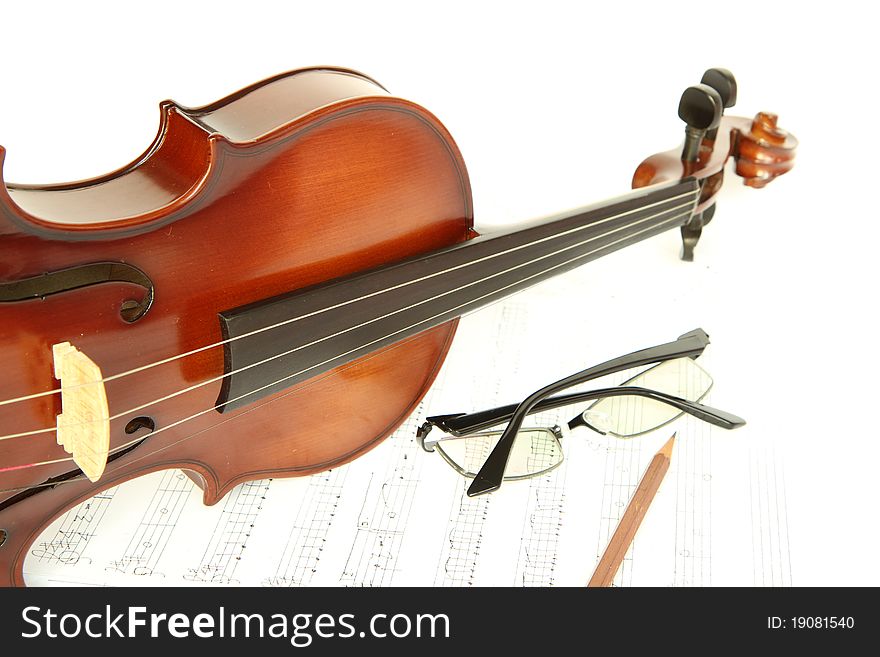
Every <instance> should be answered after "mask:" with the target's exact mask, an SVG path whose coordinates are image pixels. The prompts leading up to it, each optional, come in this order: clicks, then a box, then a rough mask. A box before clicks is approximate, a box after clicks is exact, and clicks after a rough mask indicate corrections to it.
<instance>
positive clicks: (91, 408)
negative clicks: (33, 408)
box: [52, 342, 110, 482]
mask: <svg viewBox="0 0 880 657" xmlns="http://www.w3.org/2000/svg"><path fill="white" fill-rule="evenodd" d="M52 356H53V358H54V363H55V378H56V379H58V380H59V381H61V408H62V412H61V413H59V414H58V424H57V438H58V444H59V445H61V446H62V447H64V449H65V450H66V451H67V453H68V454H71V455H72V456H73V461H74V463H76V464H77V465H78V466H79V467H80V468H81V469H82V471H83V472H84V473H85V475H86V476H87V477H88V478H89V479H90V480H91V481H92V482H95V481H98V479H100V478H101V475H102V474H103V473H104V468H105V467H106V465H107V454H108V453H109V450H110V409H109V407H108V405H107V392H106V390H105V389H104V383H103V379H104V377H103V375H102V374H101V368H100V367H98V366H97V365H96V364H95V362H94V361H93V360H92V359H91V358H89V357H88V356H86V355H85V354H84V353H82V352H81V351H80V350H79V349H77V348H76V347H74V346H73V345H71V344H70V343H69V342H61V343H59V344H56V345H52Z"/></svg>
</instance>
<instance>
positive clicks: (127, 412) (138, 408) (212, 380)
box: [0, 204, 690, 441]
mask: <svg viewBox="0 0 880 657" xmlns="http://www.w3.org/2000/svg"><path fill="white" fill-rule="evenodd" d="M689 205H690V204H686V205H682V206H676V207H675V208H670V209H667V210H664V211H663V212H660V213H658V214H656V215H651V216H649V217H645V218H643V219H640V220H639V221H637V222H634V223H633V224H630V225H628V226H624V227H621V228H617V229H614V230H612V231H608V232H607V233H604V234H603V235H599V236H596V237H592V238H589V239H586V240H582V241H581V242H578V243H576V244H573V245H570V246H567V247H565V248H563V249H559V250H558V251H555V252H552V253H548V254H545V255H543V256H539V257H537V258H534V259H533V260H530V261H528V262H524V263H520V264H518V265H515V266H513V267H510V268H508V269H505V270H503V271H500V272H496V273H494V274H491V275H489V276H486V277H485V278H482V279H479V280H476V281H472V282H470V283H467V284H465V285H462V286H459V287H458V288H456V289H454V290H449V291H447V292H442V293H440V294H438V295H435V296H433V297H430V298H428V299H424V300H422V301H418V302H416V303H414V304H411V305H409V306H406V307H404V308H400V309H397V310H394V311H392V312H390V313H387V314H385V315H382V316H380V317H376V318H373V319H371V320H368V321H367V322H363V323H361V324H358V325H355V326H352V327H349V328H346V329H343V330H341V331H337V332H336V333H333V334H331V335H328V336H324V337H322V338H318V339H316V340H313V341H312V342H309V343H306V344H303V345H299V346H297V347H294V348H292V349H289V350H287V351H284V352H282V353H280V354H275V355H272V356H269V357H267V358H264V359H263V360H260V361H256V362H254V363H251V364H249V365H246V366H244V367H241V368H239V369H236V370H232V371H230V372H226V373H224V374H221V375H218V376H216V377H213V378H210V379H207V380H205V381H201V382H199V383H196V384H193V385H191V386H189V387H187V388H183V389H181V390H177V391H175V392H172V393H169V394H168V395H165V396H164V397H159V398H157V399H154V400H152V401H149V402H147V403H144V404H141V405H140V406H136V407H134V408H130V409H127V410H125V411H122V412H120V413H116V414H115V415H112V416H110V417H109V418H103V419H101V420H92V421H89V422H81V423H77V424H70V425H66V426H68V427H78V426H85V425H92V424H96V423H100V422H109V421H112V420H117V419H119V418H120V417H123V416H126V415H130V414H132V413H136V412H138V411H141V410H144V409H145V408H148V407H150V406H153V405H155V404H160V403H162V402H165V401H168V400H170V399H173V398H175V397H178V396H180V395H183V394H186V393H188V392H192V391H193V390H196V389H198V388H201V387H203V386H207V385H210V384H212V383H216V382H218V381H221V380H223V379H224V378H226V377H228V376H232V375H234V374H238V373H241V372H243V371H246V370H248V369H251V368H253V367H257V366H259V365H264V364H266V363H268V362H270V361H273V360H275V359H278V358H283V357H285V356H288V355H290V354H292V353H295V352H296V351H299V350H301V349H305V348H308V347H311V346H314V345H315V344H318V343H320V342H323V341H325V340H329V339H332V338H334V337H338V336H339V335H342V334H344V333H347V332H349V331H353V330H356V329H359V328H362V327H363V326H366V325H368V324H371V323H374V322H377V321H381V320H383V319H387V318H388V317H390V316H392V315H395V314H398V313H401V312H405V311H407V310H411V309H412V308H415V307H416V306H419V305H423V304H425V303H430V302H432V301H436V300H437V299H439V298H441V297H443V296H446V295H448V294H452V293H454V292H458V291H460V290H462V289H464V288H466V287H470V286H473V285H478V284H480V283H483V282H485V281H487V280H490V279H492V278H495V277H497V276H502V275H504V274H507V273H510V272H511V271H514V270H516V269H519V268H521V267H526V266H529V265H532V264H535V263H536V262H539V261H541V260H544V259H546V258H549V257H553V256H556V255H559V254H560V253H563V252H565V251H568V250H571V249H573V248H578V247H580V246H583V245H584V244H587V243H589V242H593V241H595V240H597V239H602V238H605V237H608V236H609V235H611V234H612V233H615V232H619V231H620V230H623V229H625V228H631V227H632V226H635V225H638V224H641V223H644V222H645V221H651V220H653V219H656V218H657V217H658V216H662V215H663V214H667V213H669V212H674V211H675V210H678V209H683V208H685V207H688V206H689ZM685 214H686V213H684V214H678V215H675V216H673V217H671V218H668V219H665V220H664V221H663V222H661V223H659V224H657V225H655V226H651V227H649V228H647V229H643V230H641V231H638V232H636V233H633V234H630V235H627V236H625V237H623V238H620V239H618V240H615V241H614V242H611V243H609V244H605V245H603V246H600V247H598V248H597V249H594V250H592V251H589V252H587V253H584V254H581V255H578V256H575V257H573V258H571V259H569V260H566V261H564V262H562V263H560V264H557V265H554V266H553V267H550V268H548V269H546V270H543V271H541V272H538V273H537V274H533V275H532V276H528V277H526V278H523V279H520V280H518V281H516V282H515V283H512V284H509V285H506V286H504V287H502V288H500V289H496V290H492V291H491V292H489V293H487V294H484V295H481V296H480V297H477V298H476V299H471V300H469V301H467V302H465V303H464V304H459V305H458V306H455V307H453V308H451V309H446V310H444V311H442V312H440V313H438V314H436V315H433V316H431V317H428V318H426V319H422V320H420V321H418V322H416V323H414V324H412V325H410V326H407V327H404V328H402V329H399V330H397V331H395V332H393V333H391V334H388V335H384V336H381V337H380V338H377V339H375V340H372V341H370V342H368V343H366V344H363V345H360V346H358V347H355V348H354V349H350V350H349V351H346V352H344V353H342V354H336V355H334V356H332V357H331V358H329V359H326V360H324V361H322V362H320V363H317V364H316V365H312V366H310V367H308V368H306V369H304V370H300V371H299V372H296V373H294V374H291V375H289V376H287V377H285V378H284V379H282V380H280V381H278V382H275V383H273V384H271V385H277V384H278V383H282V382H283V381H285V380H287V379H289V378H293V377H296V376H299V375H301V374H304V373H306V372H308V371H310V370H312V369H315V368H317V367H321V366H322V365H326V364H327V363H329V362H331V361H333V360H336V359H337V358H341V357H343V356H347V355H348V354H350V353H353V352H356V351H359V350H360V349H364V348H366V347H369V346H371V345H372V344H375V343H376V342H381V341H382V340H386V339H388V338H390V337H393V336H394V335H396V334H398V333H402V332H405V331H408V330H410V329H412V328H415V327H416V326H419V325H420V324H424V323H426V322H430V321H431V320H434V319H436V318H438V317H440V316H442V315H444V314H446V313H449V312H453V311H456V310H458V309H459V308H462V307H464V306H467V305H470V304H473V303H476V302H478V301H481V300H482V299H484V298H485V297H487V296H492V295H494V294H497V293H499V292H502V291H504V290H506V289H508V288H510V287H514V286H516V285H519V284H521V283H523V282H525V281H528V280H530V279H533V278H535V277H537V276H540V275H542V274H544V273H546V272H547V271H552V270H554V269H558V268H560V267H563V266H565V265H567V264H570V263H571V262H574V261H576V260H579V259H582V258H585V257H587V256H590V255H593V254H594V253H597V252H598V251H601V250H603V249H606V248H608V247H609V246H613V245H615V244H618V243H620V242H621V241H624V240H627V239H630V238H632V237H635V236H637V235H640V234H642V233H644V232H647V231H650V230H653V229H655V228H657V227H659V226H661V225H664V224H666V223H669V222H670V221H675V220H678V219H681V218H683V217H684V216H685ZM98 383H100V382H89V383H86V384H81V385H97V384H98ZM224 403H229V402H224ZM222 405H223V404H221V406H222ZM56 430H57V429H56V427H48V428H45V429H34V430H31V431H24V432H19V433H14V434H8V435H5V436H0V441H2V440H11V439H13V438H22V437H26V436H34V435H38V434H42V433H51V432H54V431H56Z"/></svg>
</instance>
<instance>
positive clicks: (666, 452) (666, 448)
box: [657, 433, 678, 458]
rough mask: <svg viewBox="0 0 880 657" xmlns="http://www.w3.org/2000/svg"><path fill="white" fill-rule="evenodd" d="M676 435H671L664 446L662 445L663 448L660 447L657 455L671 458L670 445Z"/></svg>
mask: <svg viewBox="0 0 880 657" xmlns="http://www.w3.org/2000/svg"><path fill="white" fill-rule="evenodd" d="M677 435H678V434H677V433H674V434H672V437H671V438H670V439H669V440H667V441H666V444H665V445H663V447H661V448H660V451H659V452H657V453H658V454H663V455H665V456H666V457H668V458H672V445H673V443H675V437H676V436H677Z"/></svg>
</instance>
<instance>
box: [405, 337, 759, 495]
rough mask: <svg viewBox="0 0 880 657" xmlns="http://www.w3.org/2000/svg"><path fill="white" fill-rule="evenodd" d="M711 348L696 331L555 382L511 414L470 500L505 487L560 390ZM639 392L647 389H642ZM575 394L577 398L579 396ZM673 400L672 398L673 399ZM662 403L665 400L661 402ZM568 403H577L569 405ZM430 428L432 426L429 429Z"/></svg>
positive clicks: (423, 432)
mask: <svg viewBox="0 0 880 657" xmlns="http://www.w3.org/2000/svg"><path fill="white" fill-rule="evenodd" d="M708 345H709V335H708V334H707V333H706V332H705V331H704V330H703V329H694V330H693V331H689V332H687V333H685V334H683V335H681V336H679V338H678V339H677V340H675V341H674V342H668V343H666V344H661V345H657V346H654V347H648V348H647V349H641V350H639V351H635V352H633V353H630V354H626V355H624V356H619V357H617V358H613V359H611V360H609V361H606V362H604V363H601V364H599V365H595V366H593V367H590V368H587V369H585V370H582V371H580V372H577V373H576V374H572V375H571V376H568V377H566V378H564V379H560V380H559V381H555V382H554V383H551V384H549V385H547V386H544V387H543V388H541V389H540V390H537V391H535V392H534V393H532V394H531V395H529V396H528V397H527V398H526V399H524V400H523V401H522V402H521V403H520V404H518V405H517V406H516V408H515V409H514V410H513V411H512V412H511V413H510V416H509V417H510V420H509V422H508V424H507V426H506V427H505V429H504V432H503V433H502V435H501V438H500V439H499V440H498V443H497V444H496V445H495V448H494V449H493V450H492V452H491V453H490V454H489V457H488V458H487V459H486V461H485V463H483V466H482V467H481V468H480V471H479V472H478V473H477V474H476V476H475V477H474V480H473V482H472V483H471V485H470V486H469V487H468V491H467V494H468V496H470V497H474V496H476V495H483V494H485V493H490V492H492V491H495V490H498V489H499V488H500V487H501V482H502V481H503V480H504V470H505V469H506V467H507V461H508V460H509V458H510V453H511V450H512V449H513V443H514V441H515V439H516V434H517V432H518V431H519V429H520V427H521V426H522V423H523V420H524V419H525V417H526V416H527V415H529V414H530V413H532V412H536V411H537V410H540V409H536V408H535V407H536V406H538V404H540V403H541V402H542V401H545V400H547V398H548V397H550V395H553V394H554V393H556V392H559V391H560V390H564V389H566V388H570V387H572V386H575V385H579V384H581V383H585V382H587V381H590V380H592V379H597V378H600V377H603V376H606V375H608V374H613V373H615V372H620V371H623V370H627V369H630V368H633V367H638V366H640V365H650V364H652V363H660V362H663V361H666V360H672V359H675V358H684V357H687V358H696V357H697V356H699V355H700V354H702V353H703V351H704V350H705V348H706V347H707V346H708ZM606 390H613V389H606ZM638 390H647V389H645V388H641V389H638ZM649 392H650V393H651V394H652V395H664V396H665V394H664V393H659V392H658V391H649ZM573 394H574V395H577V394H578V393H573ZM582 394H585V393H582ZM621 394H627V393H621ZM636 394H638V393H636ZM569 397H570V396H569ZM669 397H672V396H671V395H670V396H669ZM674 399H675V400H676V401H679V402H683V403H684V404H685V405H687V406H688V407H690V406H691V405H692V402H688V401H687V400H681V399H680V398H677V397H676V398H674ZM658 401H661V400H660V399H658ZM567 403H574V402H571V401H569V402H567ZM559 405H562V403H560V404H559ZM696 407H697V411H698V412H699V413H701V414H706V411H708V415H712V412H713V411H715V410H716V409H709V407H705V406H702V405H700V404H697V405H696ZM545 408H547V407H545ZM533 409H534V410H533ZM493 410H495V409H493ZM685 412H688V411H685ZM720 414H721V415H726V416H729V418H728V421H733V422H734V427H735V426H741V425H742V424H744V423H745V421H744V420H742V419H741V418H738V417H736V416H732V415H731V414H727V413H723V412H720ZM462 415H464V414H455V415H452V416H434V419H435V420H440V421H442V422H445V423H446V424H447V426H449V425H453V424H455V420H456V419H458V418H461V417H462ZM501 421H503V420H501ZM431 424H436V425H437V426H441V425H440V423H439V422H433V423H431ZM426 425H428V428H427V429H426ZM426 425H423V426H422V428H421V429H420V430H419V439H420V440H421V441H422V444H423V446H425V447H427V446H426V445H425V442H426V440H425V439H426V436H427V432H428V431H430V426H431V425H430V424H428V423H426ZM734 427H731V428H734ZM434 443H436V441H434ZM429 451H430V450H429Z"/></svg>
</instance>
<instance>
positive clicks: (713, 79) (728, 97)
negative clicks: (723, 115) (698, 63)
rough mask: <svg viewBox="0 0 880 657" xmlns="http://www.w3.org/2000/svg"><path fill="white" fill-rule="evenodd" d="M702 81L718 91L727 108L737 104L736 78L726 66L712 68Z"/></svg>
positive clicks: (704, 74)
mask: <svg viewBox="0 0 880 657" xmlns="http://www.w3.org/2000/svg"><path fill="white" fill-rule="evenodd" d="M700 82H701V83H703V84H707V85H709V86H710V87H712V88H713V89H714V90H715V91H717V92H718V95H719V96H721V103H722V104H723V105H724V108H725V109H727V108H730V107H733V106H734V105H736V78H734V77H733V73H731V72H730V71H728V70H727V69H726V68H710V69H709V70H708V71H706V72H705V73H703V78H702V79H701V80H700Z"/></svg>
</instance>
